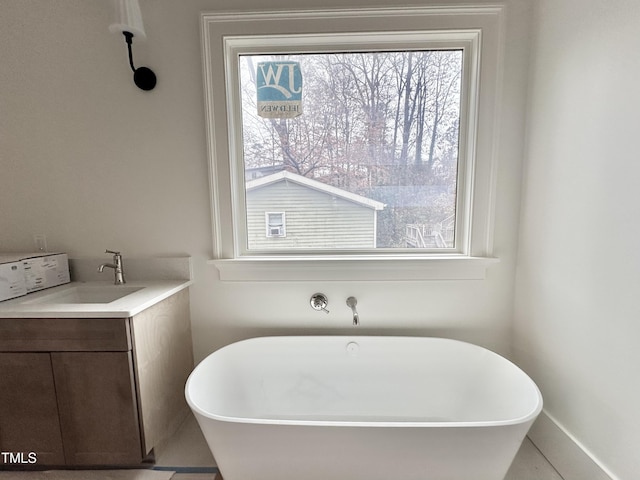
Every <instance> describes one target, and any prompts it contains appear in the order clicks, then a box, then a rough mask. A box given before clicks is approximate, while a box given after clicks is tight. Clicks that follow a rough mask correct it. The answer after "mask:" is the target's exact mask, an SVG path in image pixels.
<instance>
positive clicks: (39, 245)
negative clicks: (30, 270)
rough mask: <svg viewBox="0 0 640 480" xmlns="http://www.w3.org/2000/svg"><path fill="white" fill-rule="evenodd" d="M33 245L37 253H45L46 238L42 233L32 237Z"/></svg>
mask: <svg viewBox="0 0 640 480" xmlns="http://www.w3.org/2000/svg"><path fill="white" fill-rule="evenodd" d="M33 243H34V244H35V246H36V251H37V252H46V251H47V236H46V235H45V234H44V233H37V234H35V235H34V236H33Z"/></svg>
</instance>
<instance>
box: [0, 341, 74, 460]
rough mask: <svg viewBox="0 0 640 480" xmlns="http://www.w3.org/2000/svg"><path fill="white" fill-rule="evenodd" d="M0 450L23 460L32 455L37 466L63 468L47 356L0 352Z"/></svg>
mask: <svg viewBox="0 0 640 480" xmlns="http://www.w3.org/2000/svg"><path fill="white" fill-rule="evenodd" d="M0 451H2V452H13V453H23V454H24V455H23V458H25V459H32V458H33V456H31V457H29V455H28V454H29V453H30V452H35V453H36V461H37V464H42V465H64V453H63V450H62V437H61V435H60V424H59V422H58V406H57V402H56V390H55V387H54V384H53V372H52V370H51V359H50V357H49V354H48V353H0ZM0 464H2V461H0Z"/></svg>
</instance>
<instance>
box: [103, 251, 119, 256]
mask: <svg viewBox="0 0 640 480" xmlns="http://www.w3.org/2000/svg"><path fill="white" fill-rule="evenodd" d="M104 253H112V254H113V255H120V252H114V251H113V250H105V251H104Z"/></svg>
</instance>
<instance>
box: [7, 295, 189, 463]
mask: <svg viewBox="0 0 640 480" xmlns="http://www.w3.org/2000/svg"><path fill="white" fill-rule="evenodd" d="M192 369H193V352H192V341H191V328H190V320H189V296H188V290H186V289H185V290H181V291H180V292H178V293H176V294H175V295H172V296H171V297H169V298H167V299H165V300H163V301H161V302H159V303H157V304H155V305H153V306H151V307H149V308H148V309H146V310H143V311H142V312H140V313H139V314H137V315H135V316H133V317H129V318H15V319H13V318H11V319H8V318H7V319H0V451H3V452H23V453H24V454H25V455H27V453H28V452H35V453H36V458H37V462H36V463H37V466H41V465H69V466H72V465H96V466H97V465H135V464H138V463H140V462H141V461H142V460H143V459H144V458H145V457H146V456H147V455H148V454H149V453H150V452H151V450H152V449H153V447H154V446H155V445H157V444H159V443H161V442H162V441H164V440H166V439H167V438H168V437H169V436H170V435H171V434H173V433H174V432H175V430H177V428H178V426H179V425H180V423H181V422H182V421H183V420H184V418H185V417H186V415H187V414H188V411H189V410H188V407H187V405H186V402H185V400H184V393H183V392H184V383H185V381H186V379H187V376H188V375H189V373H190V372H191V370H192ZM0 466H1V467H7V466H8V465H6V464H5V465H0Z"/></svg>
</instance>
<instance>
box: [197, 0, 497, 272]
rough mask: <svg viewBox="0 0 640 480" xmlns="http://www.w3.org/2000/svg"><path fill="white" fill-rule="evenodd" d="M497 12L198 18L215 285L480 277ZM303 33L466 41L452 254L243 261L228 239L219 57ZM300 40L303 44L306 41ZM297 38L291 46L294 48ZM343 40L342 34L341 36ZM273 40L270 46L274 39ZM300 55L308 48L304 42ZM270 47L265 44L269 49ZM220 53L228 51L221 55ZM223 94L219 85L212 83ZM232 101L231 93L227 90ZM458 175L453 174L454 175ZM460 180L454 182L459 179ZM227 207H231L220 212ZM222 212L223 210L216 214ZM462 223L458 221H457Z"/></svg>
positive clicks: (226, 144)
mask: <svg viewBox="0 0 640 480" xmlns="http://www.w3.org/2000/svg"><path fill="white" fill-rule="evenodd" d="M503 9H504V7H503V6H500V5H498V6H459V7H416V8H395V7H391V8H371V9H326V10H296V11H276V12H238V13H205V14H202V17H201V19H202V24H201V25H202V43H203V66H204V84H205V106H206V116H207V137H208V154H209V159H210V162H209V164H210V192H211V203H212V213H213V240H214V244H213V254H214V259H213V260H211V262H210V263H212V264H214V265H215V266H216V267H217V268H218V270H219V271H220V278H221V279H222V280H230V281H241V280H252V281H255V280H417V279H482V278H484V277H485V272H486V268H487V267H488V266H489V265H491V264H493V263H495V262H497V261H498V260H497V259H495V258H492V248H493V211H494V202H495V198H494V195H495V182H496V178H495V177H496V169H497V168H496V167H497V166H496V154H495V150H496V144H497V136H498V131H499V118H498V117H499V115H498V113H499V103H498V99H499V98H500V87H501V78H502V61H501V59H502V50H503V33H502V32H503V17H504V15H503ZM293 25H295V27H296V31H300V29H301V28H300V27H301V26H304V30H306V31H309V32H313V35H311V37H314V36H316V37H317V36H318V35H322V34H331V35H332V36H335V35H336V34H335V33H334V32H341V31H343V32H344V31H346V32H354V33H362V34H365V33H368V34H372V35H374V36H375V35H376V34H377V33H379V32H385V31H389V30H393V31H403V32H406V33H407V35H410V34H411V32H425V31H439V32H444V33H445V34H446V32H454V33H457V34H459V33H465V34H468V35H470V37H469V38H471V37H473V36H475V38H476V39H477V40H476V48H478V55H477V58H478V59H480V66H479V68H477V69H475V75H476V78H474V79H473V80H474V81H476V82H479V84H480V85H481V90H480V92H479V95H478V98H470V99H468V101H469V102H471V103H470V105H471V106H473V105H477V110H476V111H475V112H473V115H470V116H469V125H468V134H469V136H470V137H469V139H468V143H467V145H466V146H464V147H463V146H462V144H461V149H462V148H465V149H468V150H470V151H468V152H467V153H468V154H469V155H471V158H473V159H474V160H473V162H469V163H468V170H467V171H466V172H465V173H464V178H463V181H469V182H470V184H469V185H468V191H469V197H468V198H467V199H466V200H465V202H466V205H465V208H468V212H469V214H468V215H466V216H465V217H466V218H467V221H468V225H463V226H462V227H463V229H462V230H461V231H465V232H469V234H468V236H467V238H465V241H464V242H463V243H464V246H463V248H462V249H461V250H460V251H457V252H448V253H445V254H433V253H430V254H413V253H407V252H406V251H402V253H396V252H395V251H393V252H389V251H386V252H381V253H376V254H371V253H367V252H361V253H359V254H354V253H352V252H337V253H336V254H329V255H327V253H326V252H324V253H323V254H322V255H311V254H308V255H305V254H300V255H298V254H295V255H278V254H270V255H268V256H260V255H243V254H242V253H244V250H243V249H242V248H241V247H239V245H238V235H237V232H236V233H235V234H234V231H235V229H234V228H233V225H234V211H233V210H234V209H237V208H238V205H243V201H244V199H243V198H240V197H241V196H242V195H241V192H243V188H238V185H242V181H243V179H244V175H242V176H241V175H240V173H241V172H239V171H238V170H237V169H233V168H231V166H230V162H229V158H230V156H231V155H234V154H235V151H234V149H235V148H237V147H236V145H237V138H235V137H234V135H238V134H239V132H235V133H233V134H232V132H231V129H230V128H229V124H230V123H232V122H233V121H234V115H236V113H235V112H234V109H233V108H229V107H228V106H229V105H233V98H228V97H227V91H228V92H233V91H234V88H235V87H233V86H232V88H230V83H229V82H230V81H231V80H230V79H229V78H226V77H225V68H223V65H225V52H226V51H227V49H229V48H232V49H233V48H239V47H238V46H240V48H241V47H242V44H243V41H244V40H243V39H247V38H249V37H255V36H264V37H269V38H270V39H277V36H278V35H280V36H281V39H282V42H283V43H284V42H287V43H288V42H290V39H289V38H288V37H286V36H285V35H283V32H287V31H291V30H293V28H292V26H293ZM311 37H308V38H311ZM305 38H307V37H306V36H305V35H299V38H298V40H300V41H302V42H304V40H305ZM345 38H346V37H345ZM274 41H277V40H274ZM308 43H309V50H310V51H311V50H312V49H313V40H311V41H310V42H308ZM270 47H271V45H270ZM227 53H228V52H227ZM223 85H224V86H225V87H226V88H221V86H223ZM232 95H233V93H232ZM460 178H462V177H460ZM459 181H460V180H459ZM228 205H233V209H230V208H228V207H227V206H228ZM223 206H224V208H223ZM460 217H462V216H460Z"/></svg>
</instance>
